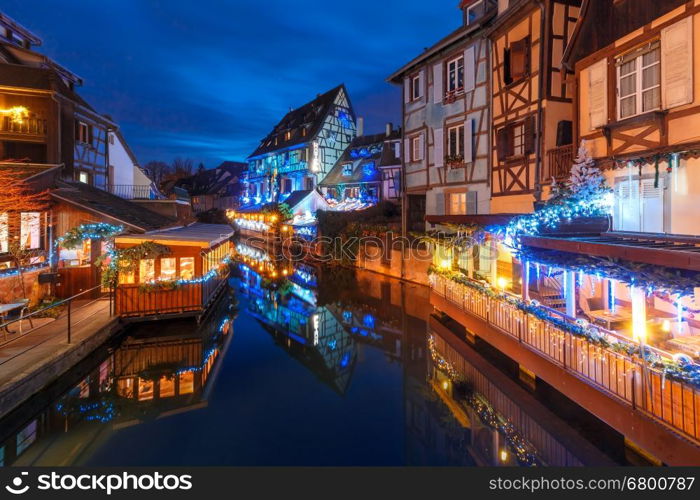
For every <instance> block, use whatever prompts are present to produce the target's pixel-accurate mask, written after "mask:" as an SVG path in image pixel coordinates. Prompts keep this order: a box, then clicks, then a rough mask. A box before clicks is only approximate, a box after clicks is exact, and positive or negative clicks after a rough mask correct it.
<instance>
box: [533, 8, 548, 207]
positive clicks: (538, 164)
mask: <svg viewBox="0 0 700 500" xmlns="http://www.w3.org/2000/svg"><path fill="white" fill-rule="evenodd" d="M535 1H536V2H537V4H538V5H539V6H540V70H539V76H538V82H537V86H538V94H539V95H538V99H537V142H536V143H535V192H534V196H535V206H537V205H538V204H539V203H540V202H541V201H542V183H541V182H540V177H541V176H542V140H543V137H542V130H543V128H544V127H543V124H542V113H543V108H542V100H543V99H544V89H545V86H544V76H545V67H544V64H545V59H544V54H545V46H544V43H543V42H544V40H545V39H546V38H545V34H546V31H547V26H548V20H546V13H547V12H546V6H545V3H544V0H535ZM548 43H549V42H548Z"/></svg>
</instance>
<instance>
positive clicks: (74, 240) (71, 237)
mask: <svg viewBox="0 0 700 500" xmlns="http://www.w3.org/2000/svg"><path fill="white" fill-rule="evenodd" d="M123 232H124V226H115V225H112V224H106V223H104V222H97V223H94V224H81V225H79V226H78V227H74V228H73V229H71V230H70V231H68V232H67V233H66V234H64V235H63V236H60V237H58V238H56V242H55V245H56V246H57V247H58V246H61V247H63V248H67V249H72V248H78V247H79V246H80V245H82V244H83V242H84V241H86V240H97V239H103V238H113V237H114V236H116V235H118V234H120V233H123Z"/></svg>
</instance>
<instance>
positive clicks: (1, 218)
mask: <svg viewBox="0 0 700 500" xmlns="http://www.w3.org/2000/svg"><path fill="white" fill-rule="evenodd" d="M9 232H10V227H9V224H8V216H7V214H0V253H5V252H7V251H9V241H10V234H9Z"/></svg>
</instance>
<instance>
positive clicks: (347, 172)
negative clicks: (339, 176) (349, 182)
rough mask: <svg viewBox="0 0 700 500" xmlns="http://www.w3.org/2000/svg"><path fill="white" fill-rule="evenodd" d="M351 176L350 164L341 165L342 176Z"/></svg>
mask: <svg viewBox="0 0 700 500" xmlns="http://www.w3.org/2000/svg"><path fill="white" fill-rule="evenodd" d="M351 175H352V163H346V164H345V165H343V176H345V177H350V176H351Z"/></svg>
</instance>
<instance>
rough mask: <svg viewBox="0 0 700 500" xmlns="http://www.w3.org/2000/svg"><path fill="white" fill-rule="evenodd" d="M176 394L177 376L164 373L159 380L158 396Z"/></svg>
mask: <svg viewBox="0 0 700 500" xmlns="http://www.w3.org/2000/svg"><path fill="white" fill-rule="evenodd" d="M174 395H175V378H174V377H170V378H168V377H166V376H165V375H163V376H162V377H160V380H159V390H158V397H160V398H169V397H171V396H174Z"/></svg>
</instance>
